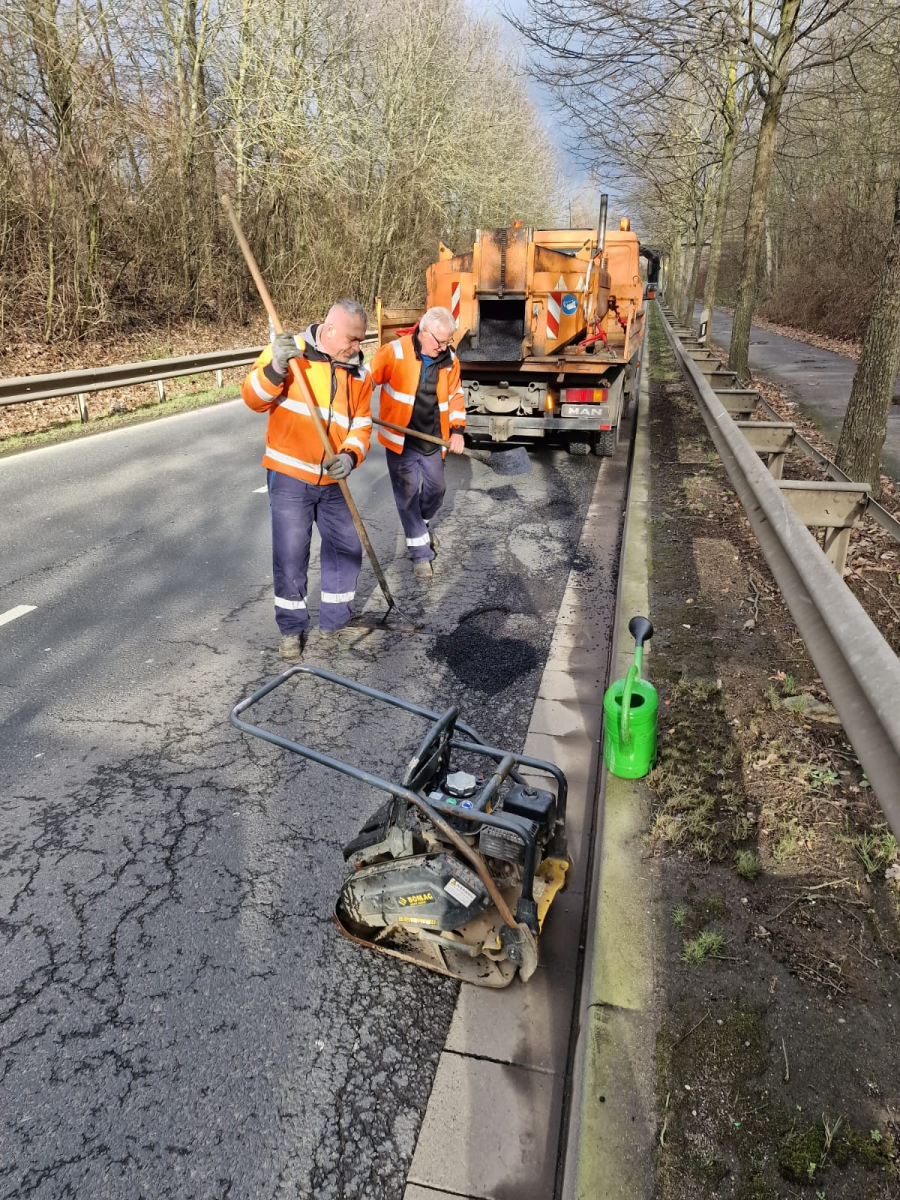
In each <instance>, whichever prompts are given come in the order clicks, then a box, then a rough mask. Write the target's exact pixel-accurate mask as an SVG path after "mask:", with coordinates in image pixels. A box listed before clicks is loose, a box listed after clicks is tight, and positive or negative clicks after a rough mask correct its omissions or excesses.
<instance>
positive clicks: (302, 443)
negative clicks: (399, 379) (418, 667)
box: [241, 300, 372, 661]
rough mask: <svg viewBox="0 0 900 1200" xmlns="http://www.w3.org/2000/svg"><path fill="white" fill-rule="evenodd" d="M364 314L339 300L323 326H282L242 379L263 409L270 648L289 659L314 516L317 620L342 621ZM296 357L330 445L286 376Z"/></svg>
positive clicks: (354, 567)
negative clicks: (273, 627) (345, 486)
mask: <svg viewBox="0 0 900 1200" xmlns="http://www.w3.org/2000/svg"><path fill="white" fill-rule="evenodd" d="M365 332H366V312H365V309H364V308H363V307H362V305H360V304H357V303H356V301H355V300H338V301H336V303H335V304H333V305H332V306H331V309H330V310H329V312H328V316H327V317H326V318H325V320H324V321H323V322H322V323H321V325H318V324H316V325H310V327H309V328H308V329H307V330H306V332H305V333H304V334H303V335H302V336H295V335H294V334H292V333H280V334H278V336H277V337H276V338H275V339H274V341H273V342H272V343H271V345H269V346H267V347H266V348H265V350H263V352H262V354H261V355H260V356H259V358H258V359H257V360H256V362H255V363H254V364H253V368H252V369H251V371H250V373H249V374H248V375H247V377H246V379H245V380H244V382H243V384H242V386H241V395H242V396H243V399H244V403H245V404H247V405H249V407H250V408H252V409H254V410H255V411H256V412H266V413H268V414H269V424H268V428H267V430H266V451H265V454H264V455H263V460H262V461H263V466H264V467H266V468H267V470H268V481H269V502H270V507H271V509H272V569H273V575H274V588H275V620H276V622H277V623H278V628H279V631H280V633H281V640H280V642H279V646H278V652H279V654H280V655H281V657H282V658H285V659H288V660H294V661H296V660H297V659H299V658H300V657H301V655H302V653H303V647H304V645H305V643H306V637H307V631H308V629H309V612H308V611H307V607H306V598H307V597H306V576H307V570H308V568H309V549H310V542H311V540H312V527H313V522H315V523H316V525H317V526H318V529H319V533H320V535H321V538H322V556H321V557H322V596H321V606H320V608H319V628H320V630H321V632H322V633H325V634H333V633H336V632H337V631H338V630H340V629H342V628H343V627H344V626H345V625H346V624H347V623H348V622H349V620H350V615H351V610H352V605H353V597H354V595H355V594H356V581H357V579H358V577H359V570H360V566H361V565H362V546H361V544H360V540H359V535H358V534H357V532H356V528H355V526H354V524H353V519H352V517H351V515H350V510H349V508H348V507H347V502H346V500H345V499H344V496H343V493H342V492H341V489H340V487H338V486H336V485H337V483H338V481H339V480H341V479H346V477H347V476H348V475H349V474H350V472H351V471H352V470H353V468H354V467H357V466H359V464H360V463H361V462H362V461H363V459H364V458H365V457H366V454H367V453H368V450H369V437H370V435H371V432H372V417H371V412H370V401H371V397H372V378H371V375H370V374H369V371H368V368H366V367H364V366H363V360H362V354H361V353H360V342H361V341H362V339H363V337H364V336H365ZM291 359H294V360H295V362H296V366H297V367H298V368H299V370H300V372H301V374H302V376H303V378H304V379H305V380H306V383H307V384H308V387H309V391H310V392H311V394H312V396H314V397H315V400H316V405H317V407H318V410H319V415H320V416H321V418H322V421H323V423H324V425H325V430H326V433H327V438H328V441H329V442H330V443H331V452H330V453H329V452H328V451H326V450H325V448H324V446H323V444H322V441H321V440H320V438H319V435H318V434H317V432H316V428H315V426H314V424H313V420H312V417H311V416H310V413H309V408H308V406H307V402H306V399H305V398H304V395H303V393H302V391H301V390H300V388H299V387H298V386H297V384H296V382H295V381H294V380H293V378H291V377H290V376H289V371H288V364H289V363H290V361H291Z"/></svg>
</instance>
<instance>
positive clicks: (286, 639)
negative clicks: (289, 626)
mask: <svg viewBox="0 0 900 1200" xmlns="http://www.w3.org/2000/svg"><path fill="white" fill-rule="evenodd" d="M305 645H306V634H305V633H285V634H282V636H281V637H280V638H279V639H278V657H279V658H283V659H285V660H286V661H287V662H299V661H300V659H301V658H302V657H303V647H304V646H305Z"/></svg>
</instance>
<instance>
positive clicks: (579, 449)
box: [566, 438, 591, 454]
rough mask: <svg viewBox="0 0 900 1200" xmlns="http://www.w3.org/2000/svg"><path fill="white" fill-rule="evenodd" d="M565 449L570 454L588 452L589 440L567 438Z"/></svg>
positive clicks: (589, 448)
mask: <svg viewBox="0 0 900 1200" xmlns="http://www.w3.org/2000/svg"><path fill="white" fill-rule="evenodd" d="M566 449H567V450H568V451H569V453H570V454H590V452H591V443H590V442H589V441H586V440H585V441H579V440H578V439H577V438H569V441H568V444H567V446H566Z"/></svg>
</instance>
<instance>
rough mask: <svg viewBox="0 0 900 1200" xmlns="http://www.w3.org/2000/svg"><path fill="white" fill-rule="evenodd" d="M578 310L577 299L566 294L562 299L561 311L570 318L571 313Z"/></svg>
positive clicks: (569, 293) (570, 294) (568, 293)
mask: <svg viewBox="0 0 900 1200" xmlns="http://www.w3.org/2000/svg"><path fill="white" fill-rule="evenodd" d="M577 308H578V297H577V296H573V295H572V293H571V292H567V293H566V295H565V296H563V298H562V310H563V312H564V313H565V314H566V316H567V317H571V315H572V313H574V312H575V311H576V309H577Z"/></svg>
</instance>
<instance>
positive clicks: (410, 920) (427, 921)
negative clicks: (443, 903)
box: [397, 917, 437, 925]
mask: <svg viewBox="0 0 900 1200" xmlns="http://www.w3.org/2000/svg"><path fill="white" fill-rule="evenodd" d="M397 920H398V921H399V922H400V924H401V925H437V921H436V920H435V919H434V917H398V918H397Z"/></svg>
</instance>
